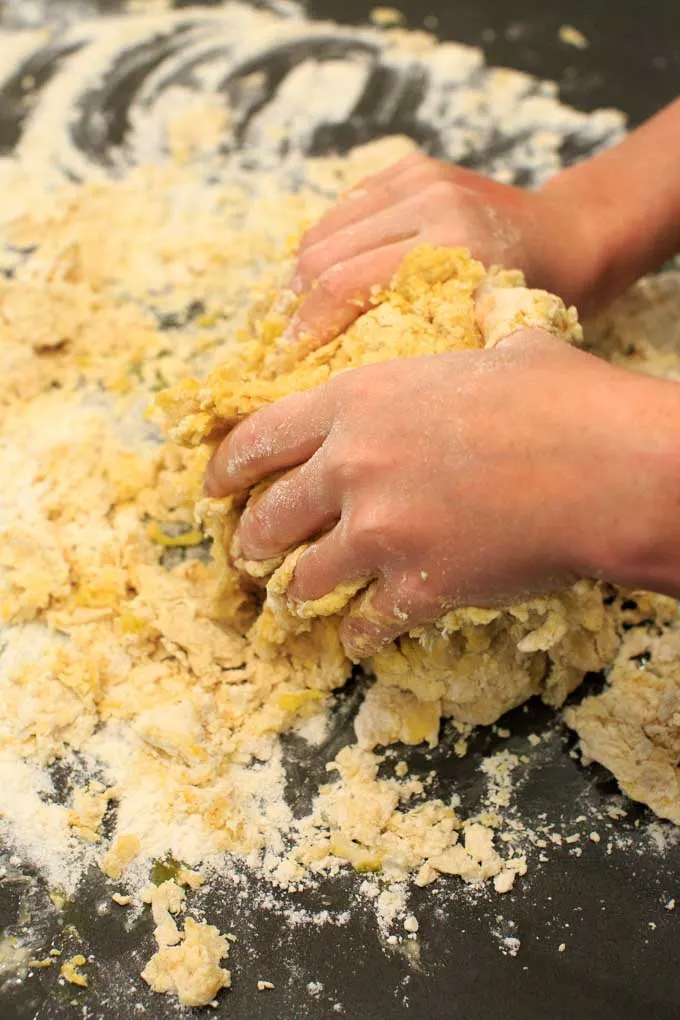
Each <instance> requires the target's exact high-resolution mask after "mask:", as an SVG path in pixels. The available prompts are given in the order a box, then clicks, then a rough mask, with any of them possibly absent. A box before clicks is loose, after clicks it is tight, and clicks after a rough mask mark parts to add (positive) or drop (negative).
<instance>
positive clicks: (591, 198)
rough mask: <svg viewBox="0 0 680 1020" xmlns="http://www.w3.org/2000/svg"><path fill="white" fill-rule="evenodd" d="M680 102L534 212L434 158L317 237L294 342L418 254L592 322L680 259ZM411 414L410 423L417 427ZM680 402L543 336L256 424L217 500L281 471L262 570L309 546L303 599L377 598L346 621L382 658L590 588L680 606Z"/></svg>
mask: <svg viewBox="0 0 680 1020" xmlns="http://www.w3.org/2000/svg"><path fill="white" fill-rule="evenodd" d="M679 139H680V102H676V103H675V104H673V105H672V106H671V107H669V108H668V109H667V110H666V111H664V112H663V113H662V114H660V115H659V116H658V117H657V118H655V119H653V120H652V121H651V122H649V123H648V124H647V125H645V126H644V127H643V128H641V129H640V130H639V131H638V132H636V133H635V134H633V135H632V136H630V138H629V139H627V140H626V141H625V142H624V143H622V144H621V145H620V146H618V147H617V148H616V149H614V150H611V151H610V152H607V153H605V154H603V155H601V156H599V157H597V158H595V159H594V160H592V161H590V162H588V163H584V164H581V165H580V166H578V167H575V168H574V169H572V170H568V171H565V172H564V173H562V174H559V175H558V176H557V177H556V178H555V179H554V180H553V181H552V182H551V183H550V184H549V185H548V186H547V187H546V188H544V189H543V190H542V191H541V192H538V193H529V192H523V191H521V190H519V189H515V188H510V187H508V186H505V185H500V184H497V183H495V182H491V181H488V180H486V179H485V178H482V177H479V176H478V175H476V174H473V173H471V172H470V171H465V170H461V169H459V168H455V167H449V166H446V165H444V164H440V163H437V162H436V161H434V160H430V159H428V158H427V157H424V156H421V155H416V156H412V157H408V158H407V159H406V160H403V161H401V162H400V163H399V164H397V165H396V166H395V167H392V168H390V169H389V170H387V171H385V172H384V173H382V174H378V175H376V176H375V177H373V178H370V179H368V180H367V181H365V182H363V184H362V185H361V186H360V187H359V188H358V189H355V192H354V193H353V194H352V195H350V196H349V197H348V198H347V199H346V200H345V201H344V202H342V203H341V204H340V205H339V206H338V207H337V208H336V209H334V210H332V211H331V212H330V213H329V214H328V215H327V216H326V217H325V218H324V219H323V220H322V221H321V222H320V223H319V224H318V225H317V226H316V227H314V228H313V229H312V230H311V231H309V232H308V234H307V235H306V236H305V237H304V238H303V241H302V244H301V246H300V250H299V258H298V264H297V270H296V277H295V287H296V289H298V291H299V292H300V293H301V294H303V295H304V297H303V301H302V304H301V307H300V310H299V314H298V317H297V319H296V320H295V321H294V322H293V323H292V325H291V328H290V331H289V334H290V339H291V342H294V341H295V340H296V339H298V338H299V337H301V336H302V335H303V334H304V335H305V341H306V343H308V342H309V339H310V337H311V338H312V340H313V341H314V342H316V343H317V344H321V343H324V342H327V341H328V340H329V339H331V338H332V337H333V336H335V335H337V333H338V332H339V331H341V330H342V329H344V328H346V326H347V325H349V323H350V322H351V321H353V319H354V318H356V317H357V315H359V314H361V310H362V302H363V303H364V306H365V304H366V303H367V299H368V294H369V292H370V285H372V284H375V283H378V284H386V283H388V282H389V280H390V279H391V277H392V275H393V273H394V271H395V269H396V268H397V266H398V264H399V263H400V261H401V259H402V258H403V256H404V254H405V253H406V251H407V250H408V249H409V247H411V246H413V245H415V244H420V243H423V242H424V241H425V242H430V243H436V244H449V245H467V246H468V247H470V249H471V250H472V253H473V254H474V255H476V256H477V257H479V258H481V259H482V260H483V261H484V262H485V263H487V264H488V263H493V262H495V263H501V264H504V265H506V266H519V267H521V268H523V269H524V271H525V273H526V274H527V277H528V280H529V283H530V284H532V285H534V286H541V287H544V288H546V289H549V290H552V291H555V292H557V293H559V294H560V295H561V296H563V297H564V298H565V299H566V300H567V301H569V302H575V303H577V304H578V305H579V306H580V307H581V308H582V309H586V310H593V309H596V308H598V307H601V306H602V304H604V303H605V302H606V301H608V300H609V299H611V297H612V296H614V295H615V294H616V293H618V292H619V291H621V290H622V289H624V288H625V287H626V286H628V284H629V283H630V282H632V281H633V280H634V279H635V278H636V277H637V276H638V275H640V274H641V273H643V272H646V271H648V270H650V269H652V268H653V267H654V266H656V265H658V264H660V263H661V262H662V261H663V260H664V259H665V258H667V257H668V256H669V255H670V254H672V253H673V252H675V251H677V250H678V249H679V248H680V178H679V177H678V175H677V172H676V169H675V167H676V165H677V158H678V155H680V145H679ZM404 409H407V413H404ZM678 435H680V387H678V386H677V384H675V383H669V382H663V381H658V380H653V379H648V378H643V377H640V376H636V375H633V374H631V373H628V372H626V371H624V370H622V369H618V368H615V367H613V366H611V365H608V364H606V363H604V362H602V361H601V360H599V359H597V358H595V357H594V356H592V355H589V354H586V353H583V352H581V351H577V350H574V349H573V348H570V347H568V346H567V345H565V344H564V343H562V342H560V341H558V340H556V339H554V338H553V337H551V336H550V335H548V334H547V333H545V332H543V331H541V330H523V331H520V332H518V333H515V334H514V335H513V336H511V337H509V338H508V339H507V340H505V341H504V342H503V343H502V344H501V345H500V347H498V348H496V349H495V350H492V351H467V352H458V353H452V354H447V355H437V356H430V357H423V358H414V359H403V360H400V361H392V362H387V363H383V364H381V365H376V366H368V367H365V368H361V369H357V370H355V371H352V372H346V373H343V374H341V375H340V376H338V377H336V378H335V379H333V380H331V381H330V382H329V383H327V384H326V385H325V386H322V387H319V388H318V389H317V390H312V391H310V392H308V393H303V394H297V395H295V396H292V397H288V398H286V399H284V400H282V401H280V402H279V403H277V404H275V405H273V406H271V407H268V408H265V409H263V410H261V411H259V412H257V413H256V414H254V415H252V416H251V417H250V418H249V419H247V420H246V421H244V422H242V423H241V424H240V425H239V426H238V427H237V428H236V429H234V431H233V432H232V433H231V434H230V435H229V436H227V437H226V439H224V441H223V442H222V443H221V444H220V446H219V447H218V449H217V450H216V452H215V454H214V456H213V459H212V461H211V464H210V466H209V468H208V472H207V475H206V490H207V492H208V493H209V494H210V495H214V496H222V495H227V494H235V493H238V492H241V491H243V490H245V489H247V488H248V487H249V486H251V485H253V484H254V483H255V482H257V481H259V480H260V479H262V478H265V477H267V476H268V475H270V474H271V473H272V472H275V471H276V472H278V471H283V472H285V473H284V474H283V475H282V477H281V478H279V479H278V480H277V481H276V482H275V483H274V485H272V486H271V488H270V489H269V490H268V491H267V492H266V493H265V494H264V495H263V496H262V497H261V498H260V499H259V500H258V501H257V503H255V504H254V505H251V507H250V508H249V509H248V510H247V511H246V512H245V513H244V515H243V517H242V519H241V523H240V528H239V536H238V537H239V540H240V543H241V548H242V550H243V552H244V554H245V555H246V556H247V557H249V558H252V559H266V558H268V557H270V556H273V555H275V554H277V553H280V552H283V551H285V550H286V549H288V548H290V547H291V546H293V545H296V544H298V543H299V542H301V541H307V540H313V545H312V546H311V548H310V549H309V550H308V551H307V552H306V553H305V554H304V555H303V557H302V558H301V559H300V561H299V563H298V565H297V568H296V571H295V575H294V578H293V582H292V585H291V588H290V595H291V597H292V598H294V599H299V600H301V601H307V600H309V599H315V598H319V597H321V596H322V595H324V594H327V593H328V592H330V591H332V590H333V589H334V588H335V587H336V586H337V585H338V584H340V583H342V582H345V581H355V580H360V579H361V580H374V581H375V590H374V597H373V600H372V613H371V614H370V618H369V617H368V616H367V615H362V614H361V613H358V612H356V611H354V612H351V613H350V614H349V615H348V616H347V617H346V618H345V620H344V621H343V625H342V634H341V636H342V639H343V642H344V644H345V648H346V649H347V652H348V654H349V655H350V656H351V657H352V658H355V659H361V658H365V657H367V656H368V655H370V654H372V653H373V652H374V651H376V650H377V649H378V648H380V647H381V646H383V645H384V644H385V643H387V642H389V641H391V640H393V639H394V638H395V637H397V636H398V635H399V634H402V633H404V632H406V631H408V630H409V629H411V628H412V627H414V626H417V625H419V624H422V623H427V622H430V621H432V620H434V619H436V618H437V617H439V616H440V615H441V614H442V612H443V611H445V610H446V609H448V608H452V607H455V606H460V605H477V606H493V605H496V604H499V603H506V604H507V603H509V602H512V601H517V600H520V599H522V598H525V597H526V596H527V595H530V594H534V593H539V592H545V591H550V590H554V589H556V588H558V587H560V586H563V585H565V584H568V583H570V582H572V581H573V580H575V579H576V578H578V577H586V576H587V577H601V578H605V579H608V580H611V581H615V582H618V583H621V584H626V585H630V586H632V587H642V588H647V589H651V590H657V591H660V592H665V593H668V594H673V595H680V514H679V513H678V510H679V509H680V444H678V441H677V436H678Z"/></svg>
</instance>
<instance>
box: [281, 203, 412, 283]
mask: <svg viewBox="0 0 680 1020" xmlns="http://www.w3.org/2000/svg"><path fill="white" fill-rule="evenodd" d="M422 222H423V214H422V203H421V197H420V192H419V193H418V194H415V195H410V196H409V197H408V198H406V199H404V200H403V201H399V202H397V203H396V204H394V205H390V206H389V207H388V208H387V209H382V210H380V211H379V212H377V213H375V215H373V216H368V217H366V219H363V220H361V221H360V222H358V223H354V224H352V225H351V226H347V227H343V228H342V229H340V230H336V231H335V232H334V233H333V234H331V235H330V237H327V238H326V239H325V240H324V241H320V242H319V243H318V244H314V245H312V246H311V248H308V249H307V250H306V251H305V252H304V254H303V255H302V256H301V257H300V260H299V262H298V273H297V279H298V286H299V288H300V289H301V292H302V291H306V290H309V288H310V287H311V286H312V284H313V283H314V281H315V280H318V279H319V277H320V276H323V274H324V273H325V272H326V270H327V269H330V268H331V266H334V265H337V263H339V262H348V261H349V260H350V259H352V258H356V257H357V256H358V255H363V253H364V252H367V251H372V250H373V249H375V248H384V247H386V246H387V245H390V244H398V243H399V242H400V241H408V240H411V239H412V238H414V237H417V236H418V234H419V232H420V228H421V226H422Z"/></svg>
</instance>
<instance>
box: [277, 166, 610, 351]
mask: <svg viewBox="0 0 680 1020" xmlns="http://www.w3.org/2000/svg"><path fill="white" fill-rule="evenodd" d="M553 190H554V189H551V191H550V194H548V193H547V192H546V193H545V194H543V193H540V192H538V193H535V192H529V191H524V190H522V189H520V188H514V187H510V186H508V185H505V184H499V183H497V182H495V181H492V180H489V179H488V178H486V177H483V176H481V175H480V174H477V173H473V172H472V171H470V170H465V169H462V168H460V167H456V166H452V165H449V164H447V163H442V162H440V161H438V160H435V159H430V158H429V157H427V156H425V155H423V154H422V153H415V154H412V155H410V156H407V157H406V158H405V159H402V160H400V161H399V162H398V163H396V164H395V165H394V166H392V167H390V168H388V169H387V170H384V171H383V172H382V173H378V174H376V175H374V176H373V177H370V178H368V179H366V180H365V181H363V182H362V183H361V184H359V185H358V186H357V187H356V188H354V189H353V191H351V192H350V193H349V195H348V196H347V197H346V199H345V200H344V201H343V202H341V203H340V205H338V206H337V207H336V208H335V209H333V210H331V212H329V213H328V214H327V215H326V216H325V217H324V218H323V219H322V220H321V222H320V223H319V224H317V225H316V226H315V227H313V228H312V229H311V230H309V231H307V233H306V234H305V235H304V237H303V239H302V241H301V243H300V247H299V251H298V262H297V267H296V275H295V279H294V281H293V289H294V290H296V291H297V292H298V293H299V294H301V295H303V298H302V302H301V305H300V308H299V310H298V315H297V317H296V318H295V319H294V320H293V322H292V324H291V326H290V329H289V338H290V339H291V340H296V339H298V338H300V337H302V336H303V335H304V336H305V337H306V338H307V339H308V340H309V339H311V341H312V343H313V344H316V345H320V344H322V343H325V342H327V341H328V340H330V339H332V338H333V337H334V336H336V335H337V334H339V333H341V332H342V331H343V330H344V329H346V328H347V326H349V325H350V323H352V322H353V321H354V320H355V319H356V318H357V316H358V315H360V314H361V312H362V311H365V310H366V309H367V308H368V307H369V306H370V303H371V296H372V293H373V292H374V290H375V288H376V287H378V288H380V287H384V286H387V284H388V283H389V282H390V280H391V279H392V276H393V275H394V273H395V271H396V270H397V268H398V266H399V265H400V263H401V262H402V260H403V258H404V256H405V255H406V253H407V252H408V251H410V250H411V249H412V248H414V247H416V246H417V245H419V244H423V243H428V244H434V245H444V246H450V247H459V246H462V247H467V248H469V249H470V251H471V253H472V255H473V256H474V257H475V258H478V259H480V260H481V261H482V262H483V263H484V264H485V265H487V266H490V265H492V264H496V265H501V266H505V267H506V268H513V269H515V268H517V269H522V270H524V272H525V275H526V276H527V280H528V283H529V285H530V286H532V287H541V288H544V289H546V290H549V291H552V292H554V293H556V294H559V296H560V297H562V298H564V300H565V301H566V302H567V304H571V303H573V304H576V305H580V304H582V303H583V302H584V301H585V302H587V301H588V300H589V299H590V297H591V295H590V294H589V292H588V289H589V287H590V284H591V282H592V280H593V278H594V277H595V257H596V253H595V250H594V245H593V243H592V240H591V237H590V221H589V218H588V217H587V216H583V215H579V212H580V210H579V208H578V207H577V206H576V205H575V203H573V202H572V201H571V196H570V195H569V194H563V191H564V189H558V190H557V191H556V192H555V194H553Z"/></svg>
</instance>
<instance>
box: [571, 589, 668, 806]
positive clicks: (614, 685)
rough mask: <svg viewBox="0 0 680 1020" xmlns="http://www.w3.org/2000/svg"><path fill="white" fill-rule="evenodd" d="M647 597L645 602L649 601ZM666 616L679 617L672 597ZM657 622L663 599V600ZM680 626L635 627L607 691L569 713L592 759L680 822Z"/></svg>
mask: <svg viewBox="0 0 680 1020" xmlns="http://www.w3.org/2000/svg"><path fill="white" fill-rule="evenodd" d="M645 601H646V599H645V598H644V597H643V599H642V600H641V602H642V603H643V604H644V602H645ZM665 601H666V602H667V603H669V605H668V606H667V613H666V615H677V610H676V608H675V605H674V603H673V600H671V599H667V600H665ZM656 604H657V612H656V613H655V616H656V617H657V619H660V618H662V616H663V610H664V606H663V604H662V600H661V599H660V598H659V599H657V600H656ZM679 660H680V631H679V630H678V629H677V627H676V628H674V629H668V630H664V631H662V632H661V633H659V632H658V631H656V632H655V628H653V626H651V625H650V626H649V627H647V628H643V627H641V628H636V629H634V630H631V631H629V633H628V635H627V636H626V638H625V639H624V641H623V643H622V646H621V648H620V650H619V653H618V655H617V657H616V661H615V663H614V665H613V667H612V670H611V672H610V674H609V676H608V678H607V679H608V686H607V688H606V689H605V690H604V692H603V693H602V694H599V695H595V696H593V697H589V698H586V699H585V700H584V701H582V702H581V704H580V705H577V706H575V707H572V708H568V709H567V710H566V711H565V713H564V715H565V720H566V722H567V724H568V725H569V726H570V727H571V728H572V729H574V730H576V732H577V734H578V735H579V737H580V746H581V751H582V753H583V757H584V760H585V761H586V762H588V761H598V762H600V763H601V764H602V765H605V766H606V767H607V768H608V769H609V770H610V772H613V773H614V775H615V776H616V779H617V781H618V783H619V786H620V787H621V789H622V790H623V792H624V793H626V794H627V795H628V796H629V797H630V798H631V799H632V800H637V801H642V802H643V803H644V804H648V805H649V807H651V808H652V810H653V811H654V812H656V814H657V815H659V816H660V817H661V818H667V819H669V820H670V821H672V822H675V824H676V825H680V768H679V767H678V766H679V765H680V677H679V676H678V661H679Z"/></svg>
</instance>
